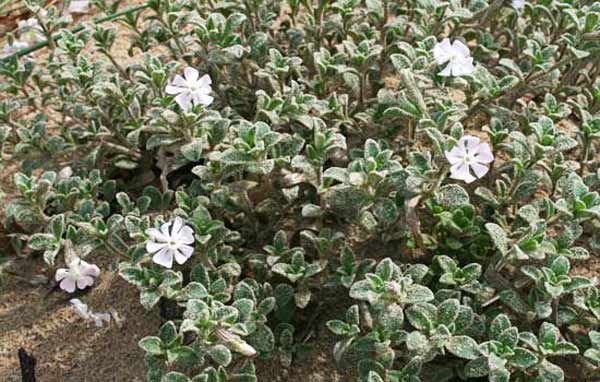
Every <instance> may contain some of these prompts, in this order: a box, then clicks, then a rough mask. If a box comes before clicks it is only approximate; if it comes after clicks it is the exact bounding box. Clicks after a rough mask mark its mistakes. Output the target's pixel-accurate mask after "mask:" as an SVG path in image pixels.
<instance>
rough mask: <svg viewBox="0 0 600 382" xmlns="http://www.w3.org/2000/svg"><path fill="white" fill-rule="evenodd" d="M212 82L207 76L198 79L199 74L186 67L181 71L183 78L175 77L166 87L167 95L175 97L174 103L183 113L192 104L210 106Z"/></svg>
mask: <svg viewBox="0 0 600 382" xmlns="http://www.w3.org/2000/svg"><path fill="white" fill-rule="evenodd" d="M211 84H212V80H211V79H210V76H209V75H208V74H205V75H203V76H202V77H200V73H198V71H197V70H196V69H194V68H190V67H187V68H185V70H184V71H183V77H182V76H180V75H176V76H175V79H174V80H173V83H172V84H170V85H167V87H166V89H165V91H166V92H167V94H170V95H176V97H175V102H177V104H178V105H179V107H181V109H182V110H183V111H188V110H189V109H190V106H191V105H192V104H194V105H204V106H208V105H210V104H211V103H212V102H213V100H214V98H213V97H212V96H210V95H209V94H210V92H211V91H212V88H211V87H210V85H211Z"/></svg>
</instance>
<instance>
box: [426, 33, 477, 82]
mask: <svg viewBox="0 0 600 382" xmlns="http://www.w3.org/2000/svg"><path fill="white" fill-rule="evenodd" d="M433 58H435V61H436V62H437V64H438V65H443V64H445V63H446V62H447V63H448V65H446V67H445V68H444V70H442V71H441V72H440V73H439V75H440V76H444V77H448V76H454V77H458V76H464V75H467V74H472V73H473V72H474V71H475V66H473V58H472V57H470V53H469V48H468V47H467V46H466V45H465V44H463V43H462V42H460V41H459V40H454V42H453V43H452V45H451V44H450V40H449V39H447V38H445V39H443V40H442V42H439V43H437V44H435V47H434V48H433Z"/></svg>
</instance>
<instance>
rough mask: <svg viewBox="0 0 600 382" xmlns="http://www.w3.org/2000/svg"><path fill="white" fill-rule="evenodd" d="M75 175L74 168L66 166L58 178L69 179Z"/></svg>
mask: <svg viewBox="0 0 600 382" xmlns="http://www.w3.org/2000/svg"><path fill="white" fill-rule="evenodd" d="M72 175H73V169H72V168H71V166H67V167H64V168H63V169H62V170H60V171H59V173H58V179H69V178H70V177H71V176H72Z"/></svg>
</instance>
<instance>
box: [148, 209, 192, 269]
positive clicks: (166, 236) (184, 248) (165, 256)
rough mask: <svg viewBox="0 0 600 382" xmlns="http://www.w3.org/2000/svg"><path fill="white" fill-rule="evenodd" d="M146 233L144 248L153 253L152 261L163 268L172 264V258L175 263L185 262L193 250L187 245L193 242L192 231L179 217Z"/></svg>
mask: <svg viewBox="0 0 600 382" xmlns="http://www.w3.org/2000/svg"><path fill="white" fill-rule="evenodd" d="M169 228H170V229H169ZM146 234H147V235H148V236H149V237H150V240H148V241H147V242H146V250H147V251H148V253H153V254H154V256H153V257H152V261H154V262H155V263H156V264H159V265H162V266H163V267H165V268H171V267H172V266H173V258H175V261H176V262H177V264H183V263H185V262H186V261H187V260H188V259H189V258H190V257H191V256H192V253H193V252H194V248H193V247H191V246H190V245H189V244H192V243H193V242H194V231H193V230H192V229H191V228H190V227H188V226H186V225H184V224H183V220H182V219H181V218H180V217H176V218H175V220H173V221H171V222H168V223H165V224H163V225H162V226H161V227H160V230H158V229H156V228H150V229H148V230H147V231H146Z"/></svg>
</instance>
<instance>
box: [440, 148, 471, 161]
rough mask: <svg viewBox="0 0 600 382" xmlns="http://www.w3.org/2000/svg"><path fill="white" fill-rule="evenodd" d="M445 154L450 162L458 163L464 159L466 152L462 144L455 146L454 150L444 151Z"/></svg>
mask: <svg viewBox="0 0 600 382" xmlns="http://www.w3.org/2000/svg"><path fill="white" fill-rule="evenodd" d="M444 154H445V155H446V159H448V162H450V164H456V163H458V162H461V161H463V160H464V158H465V154H466V153H465V151H464V150H463V149H462V148H461V147H460V146H454V147H453V148H452V150H450V151H444Z"/></svg>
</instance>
